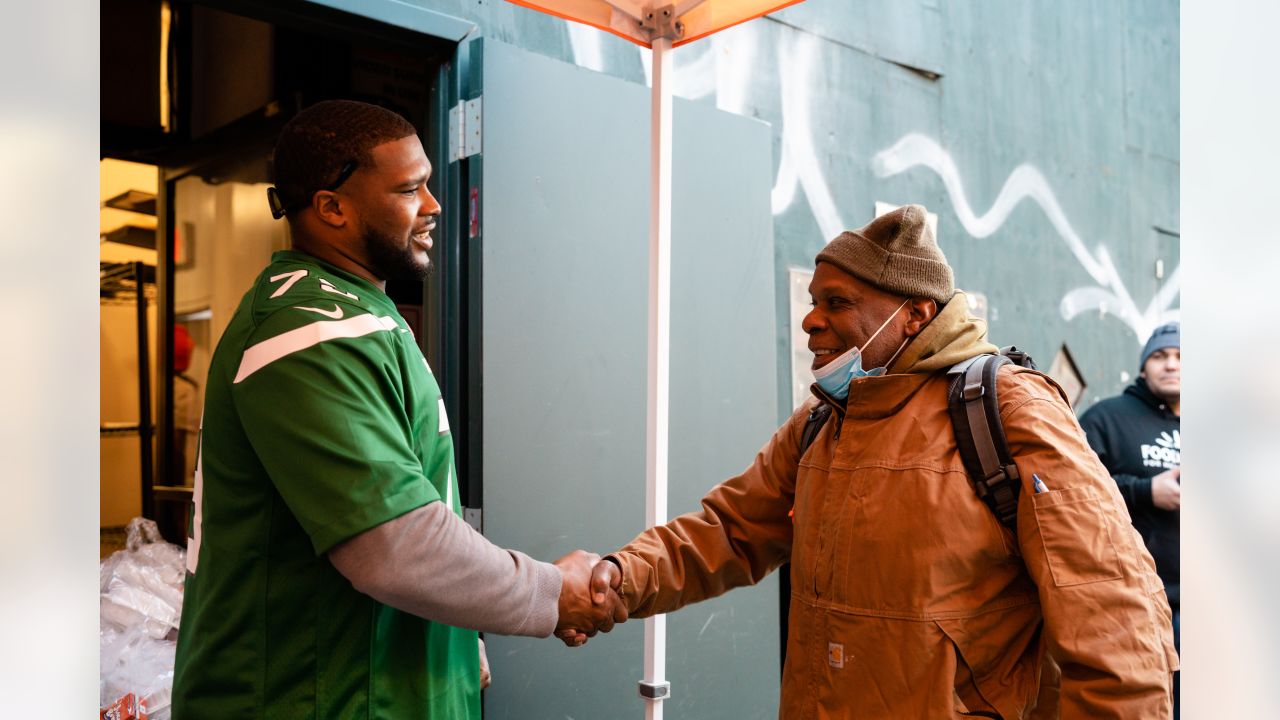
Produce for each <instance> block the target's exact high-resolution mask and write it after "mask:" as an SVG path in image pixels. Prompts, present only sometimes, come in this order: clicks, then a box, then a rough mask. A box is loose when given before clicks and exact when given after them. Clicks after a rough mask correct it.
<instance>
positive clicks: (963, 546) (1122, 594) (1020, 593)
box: [612, 296, 1177, 720]
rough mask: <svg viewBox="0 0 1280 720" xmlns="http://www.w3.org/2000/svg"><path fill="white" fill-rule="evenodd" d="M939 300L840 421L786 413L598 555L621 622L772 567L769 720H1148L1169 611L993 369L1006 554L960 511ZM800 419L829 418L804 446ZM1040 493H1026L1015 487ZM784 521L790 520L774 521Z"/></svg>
mask: <svg viewBox="0 0 1280 720" xmlns="http://www.w3.org/2000/svg"><path fill="white" fill-rule="evenodd" d="M993 351H995V348H994V346H992V345H990V344H989V343H987V342H986V333H985V327H984V325H983V324H982V322H981V321H980V320H977V319H976V318H973V317H971V316H969V315H968V312H967V301H966V300H965V298H964V297H963V296H957V297H956V298H955V299H953V301H952V302H950V303H948V304H947V305H946V306H945V308H944V309H943V310H942V312H940V313H939V315H938V317H937V318H935V319H934V321H933V322H932V323H930V324H929V326H927V327H926V328H925V330H924V331H923V332H922V333H921V334H920V335H918V336H917V337H916V338H915V339H914V340H913V341H912V342H911V343H910V344H909V345H908V347H907V350H906V352H905V353H904V355H903V356H902V358H900V359H899V360H898V362H896V363H895V364H894V366H893V367H892V368H890V373H889V374H887V375H884V376H881V377H868V378H861V379H856V380H854V381H853V382H852V384H851V385H850V389H849V397H848V401H847V403H845V404H843V405H842V404H839V403H836V402H833V401H832V400H831V399H830V398H829V397H824V396H822V395H821V393H820V391H817V390H815V394H817V395H818V397H815V398H814V399H811V400H810V401H809V402H808V403H806V404H805V405H804V406H803V407H801V408H800V409H799V410H797V411H796V412H795V414H793V415H792V416H791V418H790V419H789V420H788V421H787V422H786V424H784V425H783V426H782V427H781V428H779V429H778V431H777V432H776V433H775V434H774V436H773V438H772V439H770V440H769V442H768V443H767V444H766V445H765V446H764V448H763V449H762V450H761V451H760V453H759V454H758V455H757V456H756V459H755V462H754V463H753V464H752V465H751V466H750V467H749V468H748V469H747V470H746V471H745V472H744V473H742V474H741V475H739V476H737V477H735V478H732V479H730V480H727V481H725V482H723V483H721V484H720V485H718V486H716V487H715V488H713V489H712V490H711V492H710V493H708V494H707V496H706V497H705V498H704V499H703V501H702V509H701V510H700V511H698V512H694V513H689V514H687V515H683V516H681V517H678V518H676V519H675V520H673V521H671V522H670V523H668V524H666V525H663V526H659V527H656V528H650V529H649V530H647V531H645V532H644V533H642V534H641V535H639V536H638V537H637V538H636V539H635V540H633V541H632V542H631V543H630V544H628V545H627V546H626V547H624V548H622V549H621V550H619V551H618V552H617V553H615V554H614V555H613V556H612V557H614V558H615V559H616V560H617V562H618V563H619V565H620V566H621V567H622V569H623V585H622V591H623V596H624V598H625V600H626V602H627V605H628V607H629V609H630V611H631V614H632V615H633V616H639V617H643V616H647V615H652V614H657V613H663V612H671V611H674V610H676V609H678V608H680V607H682V606H684V605H687V604H689V603H693V602H697V601H699V600H703V599H706V598H709V597H714V596H716V595H720V594H722V593H724V592H726V591H727V590H729V589H731V588H734V587H737V586H741V585H750V584H753V583H756V582H758V581H759V580H760V579H762V578H763V577H765V575H767V574H768V573H769V572H770V571H772V570H773V569H774V568H776V567H778V566H779V565H781V564H782V563H784V562H787V561H790V562H791V587H792V598H791V610H790V620H789V628H790V632H789V638H788V644H787V660H786V667H785V668H784V671H783V685H782V696H781V707H780V709H779V716H780V717H781V718H786V719H796V720H799V719H801V718H803V719H805V720H809V719H813V718H859V719H862V718H867V719H870V718H894V719H895V720H901V719H903V718H930V719H931V718H955V717H972V716H978V717H999V718H1005V719H1006V720H1011V719H1013V718H1027V717H1031V716H1032V711H1033V710H1034V711H1035V716H1036V717H1051V716H1052V715H1053V708H1046V707H1045V706H1044V705H1045V703H1046V702H1047V701H1044V700H1041V701H1040V702H1041V706H1040V707H1039V708H1038V709H1036V708H1035V706H1036V704H1037V695H1038V690H1039V678H1040V673H1041V663H1042V659H1043V658H1044V655H1045V651H1046V650H1048V651H1049V652H1051V653H1052V654H1053V656H1054V657H1055V658H1056V659H1057V662H1058V664H1059V665H1060V666H1061V673H1062V676H1061V689H1060V694H1058V695H1056V696H1055V694H1054V693H1052V692H1047V693H1045V694H1044V696H1045V697H1047V698H1054V697H1057V698H1058V702H1059V709H1060V713H1061V717H1062V718H1066V719H1071V718H1167V717H1169V715H1170V712H1171V698H1170V687H1171V683H1170V681H1171V676H1170V674H1171V673H1172V671H1173V669H1174V668H1175V667H1176V663H1177V658H1176V654H1175V653H1174V650H1173V635H1172V629H1171V625H1170V611H1169V606H1168V603H1167V601H1166V600H1165V597H1164V592H1163V589H1162V584H1161V582H1160V579H1159V578H1158V577H1157V576H1156V573H1155V568H1154V565H1153V563H1152V561H1151V556H1150V555H1149V554H1148V553H1147V551H1146V549H1145V548H1144V547H1143V544H1142V541H1141V538H1140V537H1138V535H1137V533H1136V532H1135V531H1134V530H1133V527H1132V526H1131V524H1130V522H1129V517H1128V514H1127V512H1126V511H1125V507H1124V502H1123V500H1122V499H1121V498H1120V495H1119V494H1118V492H1117V490H1116V486H1115V483H1113V482H1112V481H1111V478H1110V476H1109V475H1108V474H1107V472H1106V470H1105V469H1104V468H1103V467H1102V466H1101V465H1100V464H1099V462H1098V460H1097V458H1096V456H1095V455H1094V454H1093V451H1091V450H1090V449H1089V446H1088V445H1087V444H1086V443H1085V439H1084V435H1083V433H1082V432H1081V430H1080V426H1079V425H1078V424H1077V422H1076V420H1075V417H1074V415H1073V414H1072V412H1071V409H1070V406H1069V405H1068V403H1067V401H1066V400H1065V398H1064V396H1063V394H1062V392H1061V391H1060V390H1059V389H1058V387H1057V386H1056V385H1055V384H1054V383H1053V382H1052V381H1051V380H1049V379H1048V378H1046V377H1045V376H1043V375H1041V374H1040V373H1037V372H1035V371H1031V370H1026V369H1022V368H1015V367H1013V366H1006V367H1005V368H1003V369H1002V370H1001V373H1000V375H999V380H998V391H999V401H1000V414H1001V418H1002V420H1003V423H1004V428H1005V432H1006V434H1007V437H1008V441H1009V446H1010V449H1011V451H1012V453H1013V455H1014V457H1015V461H1016V463H1017V465H1018V469H1019V471H1020V473H1021V476H1022V478H1023V480H1024V486H1023V489H1022V497H1021V501H1020V503H1019V507H1018V523H1017V536H1016V537H1015V536H1014V534H1013V533H1012V532H1010V531H1009V530H1008V529H1006V528H1004V527H1003V526H1002V525H1000V524H999V522H998V521H997V520H996V518H995V516H994V515H993V514H992V512H991V510H990V509H989V508H988V507H987V506H986V505H984V504H983V503H982V501H980V500H979V499H978V498H977V496H976V495H975V493H974V489H973V485H972V483H971V482H970V480H969V477H968V476H967V474H966V473H965V468H964V464H963V462H962V460H961V458H960V454H959V451H958V450H957V448H956V442H955V436H954V432H953V430H952V425H951V420H950V417H949V415H948V413H947V377H946V374H945V371H946V369H947V368H948V367H950V366H951V365H953V364H954V363H956V362H959V361H960V360H963V359H965V358H968V357H972V356H973V355H977V354H980V353H983V352H993ZM817 402H828V403H831V404H832V405H833V407H834V409H835V412H834V413H833V415H832V419H831V420H829V421H828V422H827V423H826V425H825V426H824V427H823V429H822V431H821V432H820V433H819V435H818V437H817V439H816V440H815V441H814V443H813V446H812V447H811V448H810V449H809V451H808V452H806V453H805V455H804V457H800V455H799V443H800V435H801V432H802V430H803V428H804V425H805V420H806V419H807V417H808V414H809V411H810V409H811V408H812V407H813V406H814V404H816V403H817ZM1033 473H1035V474H1037V475H1039V477H1040V478H1041V479H1042V480H1043V481H1044V483H1045V484H1046V485H1047V486H1048V488H1049V491H1048V492H1042V493H1035V492H1034V491H1033V488H1032V480H1031V477H1032V474H1033ZM793 508H794V518H793V517H791V516H790V515H789V514H790V513H791V511H792V510H793Z"/></svg>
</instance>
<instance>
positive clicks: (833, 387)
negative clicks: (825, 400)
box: [813, 300, 911, 400]
mask: <svg viewBox="0 0 1280 720" xmlns="http://www.w3.org/2000/svg"><path fill="white" fill-rule="evenodd" d="M908 302H911V301H910V300H904V301H902V304H901V305H899V306H898V310H901V309H902V308H904V307H906V304H907V303H908ZM898 310H894V311H893V312H892V313H891V314H890V315H889V317H888V318H886V319H885V321H884V322H883V323H881V325H880V327H879V328H878V329H877V330H876V331H875V332H874V333H871V337H869V338H867V342H866V345H870V344H871V341H872V340H875V339H876V336H877V335H879V334H880V332H881V331H882V330H884V329H885V328H886V327H888V326H889V322H890V321H891V320H893V317H894V316H895V315H897V314H898ZM909 339H910V338H907V340H909ZM907 340H903V341H902V345H901V346H899V347H898V350H897V351H896V352H894V354H893V357H895V358H896V357H897V356H898V353H900V352H902V348H903V347H906V344H907ZM863 347H865V345H864V346H863ZM889 362H890V363H892V362H893V358H890V360H889ZM888 371H889V368H888V367H878V368H872V369H870V370H863V369H862V348H860V347H857V346H854V347H851V348H849V349H848V350H846V351H845V352H844V354H842V355H840V357H838V358H836V359H835V360H832V361H831V362H829V363H827V364H826V365H823V366H822V367H820V368H818V369H817V370H814V371H813V379H814V381H815V382H817V383H818V387H820V388H822V389H823V390H825V391H826V392H827V394H828V395H830V396H831V397H833V398H835V399H837V400H844V399H845V398H847V397H849V383H850V382H851V381H852V380H853V379H854V378H863V377H875V376H877V375H883V374H885V373H886V372H888Z"/></svg>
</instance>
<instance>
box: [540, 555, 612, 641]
mask: <svg viewBox="0 0 1280 720" xmlns="http://www.w3.org/2000/svg"><path fill="white" fill-rule="evenodd" d="M555 564H556V567H558V568H560V574H561V575H562V576H563V577H564V584H563V585H562V586H561V588H560V619H559V621H557V622H556V632H555V634H556V637H558V638H560V640H561V641H563V642H564V644H565V645H568V646H569V647H578V646H580V645H585V644H586V643H587V638H590V637H594V636H595V634H596V633H597V632H609V631H610V630H612V629H613V626H614V624H615V623H620V622H626V620H627V606H626V604H625V603H624V602H623V601H622V597H621V596H620V595H619V594H618V590H619V589H620V588H621V587H622V571H621V570H619V569H618V566H617V565H614V564H613V563H612V562H610V561H608V560H601V559H600V556H599V555H596V554H595V553H589V552H587V551H585V550H574V551H573V552H571V553H569V554H568V555H565V556H564V557H562V558H560V559H559V560H557V561H556V563H555Z"/></svg>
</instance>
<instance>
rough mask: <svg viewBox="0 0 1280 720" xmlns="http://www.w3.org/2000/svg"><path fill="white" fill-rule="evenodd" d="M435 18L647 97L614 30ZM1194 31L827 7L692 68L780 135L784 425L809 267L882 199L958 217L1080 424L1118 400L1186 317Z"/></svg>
mask: <svg viewBox="0 0 1280 720" xmlns="http://www.w3.org/2000/svg"><path fill="white" fill-rule="evenodd" d="M414 1H415V2H420V3H422V4H424V5H428V6H430V7H432V8H434V9H437V10H440V11H442V12H445V13H449V14H453V15H457V16H459V17H463V18H466V19H469V20H471V21H473V22H476V23H477V24H478V25H479V27H480V32H481V33H482V34H484V36H485V37H492V38H496V39H498V40H501V41H503V42H507V43H511V44H514V45H516V46H518V47H522V48H524V49H526V50H530V51H532V52H535V53H539V54H543V55H547V56H550V57H553V58H557V59H560V60H564V61H567V62H572V63H576V64H578V65H580V66H583V67H587V68H590V69H593V70H597V71H600V72H604V73H607V74H611V75H614V76H617V77H621V78H623V79H626V80H630V81H633V82H636V83H644V82H646V78H647V73H648V69H647V63H648V58H647V56H648V51H646V50H642V49H640V48H638V47H636V46H634V45H632V44H630V43H627V42H625V41H623V40H620V39H618V38H616V37H614V36H612V35H609V34H607V33H603V32H600V31H597V30H594V29H592V28H588V27H582V26H576V25H571V24H569V23H566V22H564V21H562V20H559V19H556V18H552V17H549V16H545V15H542V14H539V13H536V12H532V11H529V10H527V9H525V8H521V7H518V6H514V5H511V4H510V3H506V2H499V1H497V0H440V1H438V2H432V1H430V0H414ZM1178 22H1179V17H1178V4H1177V2H1175V1H1173V0H1123V1H1121V2H1115V1H1110V0H1082V1H1081V2H1071V3H1057V2H1048V1H1047V0H1040V1H1037V2H1022V1H1020V0H998V1H997V0H991V1H987V2H947V3H943V2H939V1H938V0H868V1H865V2H864V1H859V2H847V1H846V0H808V1H807V2H805V3H802V4H800V5H797V6H794V7H792V8H788V9H786V10H784V11H782V12H779V13H776V14H775V15H773V16H769V17H766V18H763V19H760V20H757V21H753V22H751V23H747V24H744V25H741V26H738V27H735V28H731V29H729V30H727V31H725V32H723V33H721V34H719V35H717V36H713V37H712V38H708V39H705V40H702V41H699V42H697V43H693V44H691V45H689V46H686V47H682V48H680V49H678V50H676V51H675V52H676V55H675V66H676V70H677V77H676V81H675V91H676V93H677V95H680V96H682V97H685V98H689V99H693V100H696V101H700V102H706V103H714V104H715V105H716V106H717V107H719V108H720V109H722V110H727V111H730V112H735V113H739V114H743V115H748V116H752V117H756V118H760V119H763V120H765V121H767V122H769V123H770V124H771V125H772V128H773V158H772V161H773V168H774V178H773V181H774V185H773V199H772V200H773V201H772V212H773V219H774V239H775V246H776V247H775V252H776V261H777V262H776V274H777V283H776V291H777V292H776V298H775V305H776V311H777V318H776V320H777V333H778V371H777V372H778V414H779V417H782V416H783V415H785V414H786V412H787V409H788V408H789V407H790V390H789V387H790V355H789V351H788V346H789V333H790V328H789V323H788V318H789V312H788V294H787V287H786V273H787V269H788V268H789V267H811V264H812V258H813V256H814V255H815V254H816V253H817V251H818V250H819V249H821V247H822V246H823V244H824V243H825V242H826V241H827V240H829V239H830V238H831V237H834V236H835V235H836V234H838V233H839V232H840V231H841V230H843V229H845V228H850V227H857V226H859V225H861V224H863V223H865V222H867V221H868V220H870V219H871V218H872V217H873V216H874V209H875V203H876V202H877V201H881V202H888V203H893V204H903V203H908V202H920V203H923V204H925V205H927V206H928V207H929V209H930V210H931V211H933V212H935V213H937V215H938V234H939V240H940V242H941V244H942V247H943V249H944V251H945V252H946V254H947V256H948V258H949V259H950V260H951V262H952V264H953V265H954V267H955V270H956V278H957V283H958V284H959V285H960V287H962V288H965V289H968V290H975V291H979V292H982V293H984V294H985V295H986V296H987V300H988V307H989V312H988V317H989V320H990V321H991V330H992V339H993V340H994V341H995V342H997V343H999V344H1016V345H1019V346H1021V347H1024V348H1027V349H1029V350H1030V351H1031V352H1032V354H1033V355H1034V356H1035V357H1037V358H1038V359H1039V361H1040V364H1041V366H1042V367H1047V366H1048V365H1049V363H1050V362H1051V361H1052V360H1053V357H1054V355H1055V353H1056V352H1057V351H1058V348H1059V347H1061V346H1062V345H1063V344H1065V345H1067V347H1068V348H1069V349H1070V351H1071V353H1072V355H1073V356H1074V358H1075V360H1076V362H1077V364H1078V365H1079V367H1080V370H1081V371H1082V374H1083V376H1084V379H1085V381H1086V382H1087V389H1086V391H1085V393H1084V395H1083V396H1082V399H1081V402H1080V403H1079V408H1080V409H1083V408H1084V407H1087V406H1088V404H1090V403H1092V402H1093V401H1094V400H1096V399H1097V398H1099V397H1105V396H1107V395H1110V394H1113V393H1115V392H1118V391H1119V390H1120V388H1121V387H1123V385H1124V384H1126V383H1127V382H1128V381H1129V380H1130V379H1131V378H1132V376H1133V375H1135V374H1136V372H1137V367H1136V365H1137V354H1138V351H1139V350H1140V348H1141V344H1142V342H1143V341H1144V340H1145V338H1146V336H1147V334H1149V332H1150V330H1151V329H1152V328H1153V327H1155V326H1156V325H1158V324H1160V323H1161V322H1164V321H1167V320H1172V319H1177V316H1178V310H1177V309H1178V307H1179V301H1180V298H1179V272H1178V268H1179V251H1178V231H1179V213H1178V170H1179V154H1178V137H1179V133H1178V123H1179V117H1178V56H1179V55H1178V53H1179V46H1178ZM1158 265H1160V266H1161V267H1158ZM1158 275H1162V276H1160V277H1158ZM676 310H677V312H678V311H679V309H678V308H677V309H676Z"/></svg>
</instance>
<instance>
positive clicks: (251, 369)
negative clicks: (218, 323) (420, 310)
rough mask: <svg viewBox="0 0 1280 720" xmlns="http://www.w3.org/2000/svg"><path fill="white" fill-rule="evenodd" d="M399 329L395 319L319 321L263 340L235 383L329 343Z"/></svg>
mask: <svg viewBox="0 0 1280 720" xmlns="http://www.w3.org/2000/svg"><path fill="white" fill-rule="evenodd" d="M397 327H399V324H397V323H396V321H395V319H394V318H391V317H377V316H375V315H356V316H355V317H349V318H347V319H346V320H334V321H332V322H330V321H325V320H320V321H317V322H314V323H311V324H310V325H303V326H302V327H300V328H295V329H293V330H290V331H289V332H286V333H281V334H279V335H277V336H275V337H273V338H271V339H270V340H263V341H262V342H260V343H258V344H257V345H254V346H253V347H251V348H249V349H248V350H245V351H244V356H243V357H241V358H240V370H239V371H238V372H237V373H236V379H235V380H233V381H232V383H238V382H241V381H242V380H244V379H245V378H247V377H249V376H250V375H252V374H254V373H256V372H258V371H259V370H261V369H262V368H264V367H266V366H268V365H270V364H271V363H273V362H275V361H276V360H279V359H280V358H282V357H284V356H286V355H290V354H292V353H296V352H298V351H299V350H306V349H307V348H309V347H311V346H313V345H319V344H320V343H322V342H324V341H326V340H338V339H340V338H354V337H361V336H364V335H368V334H369V333H375V332H381V331H386V330H394V329H396V328H397Z"/></svg>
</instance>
